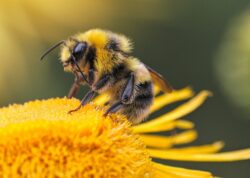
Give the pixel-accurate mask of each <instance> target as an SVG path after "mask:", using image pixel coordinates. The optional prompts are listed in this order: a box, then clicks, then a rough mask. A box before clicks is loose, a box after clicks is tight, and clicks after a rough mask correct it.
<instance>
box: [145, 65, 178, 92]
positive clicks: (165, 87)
mask: <svg viewBox="0 0 250 178" xmlns="http://www.w3.org/2000/svg"><path fill="white" fill-rule="evenodd" d="M144 65H145V64H144ZM145 66H146V68H147V69H148V71H149V73H150V75H151V77H152V80H153V82H154V83H155V84H156V85H157V86H158V87H160V89H161V90H162V91H164V92H167V93H171V92H172V91H173V88H172V86H171V85H170V84H169V83H168V81H167V80H166V79H165V78H164V77H163V76H162V75H161V74H159V73H158V72H156V71H155V70H154V69H152V68H151V67H149V66H147V65H145Z"/></svg>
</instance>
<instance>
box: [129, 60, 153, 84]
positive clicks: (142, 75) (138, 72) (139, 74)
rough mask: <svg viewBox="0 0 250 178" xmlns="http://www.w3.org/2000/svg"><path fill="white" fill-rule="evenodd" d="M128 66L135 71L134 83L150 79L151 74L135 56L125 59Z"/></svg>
mask: <svg viewBox="0 0 250 178" xmlns="http://www.w3.org/2000/svg"><path fill="white" fill-rule="evenodd" d="M125 63H126V64H127V66H128V68H129V69H130V70H131V71H133V72H134V73H135V76H136V78H135V82H136V83H144V82H145V81H151V76H150V74H149V72H148V70H147V69H146V67H145V66H144V64H143V63H141V62H140V61H139V60H138V59H136V58H129V59H127V60H126V61H125Z"/></svg>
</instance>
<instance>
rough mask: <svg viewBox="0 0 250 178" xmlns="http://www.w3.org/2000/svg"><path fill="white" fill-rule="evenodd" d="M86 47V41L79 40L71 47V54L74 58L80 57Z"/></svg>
mask: <svg viewBox="0 0 250 178" xmlns="http://www.w3.org/2000/svg"><path fill="white" fill-rule="evenodd" d="M86 49H87V43H84V42H80V43H77V44H76V46H75V47H74V49H73V56H74V57H75V58H76V60H77V59H80V58H82V56H83V55H84V53H85V51H86Z"/></svg>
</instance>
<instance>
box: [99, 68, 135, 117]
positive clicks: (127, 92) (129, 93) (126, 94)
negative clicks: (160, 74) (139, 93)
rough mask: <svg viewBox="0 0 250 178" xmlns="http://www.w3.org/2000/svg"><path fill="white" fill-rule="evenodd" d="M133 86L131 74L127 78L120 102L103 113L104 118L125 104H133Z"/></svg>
mask: <svg viewBox="0 0 250 178" xmlns="http://www.w3.org/2000/svg"><path fill="white" fill-rule="evenodd" d="M134 86H135V77H134V74H133V73H131V74H130V76H129V79H128V81H127V83H126V85H125V87H124V89H123V92H122V94H121V100H120V101H118V102H116V103H114V104H113V105H112V106H110V108H109V109H108V110H107V111H106V112H105V114H104V115H105V116H106V115H108V114H109V113H114V112H116V111H118V110H119V109H121V108H122V106H123V105H125V104H130V103H131V102H133V98H132V97H133V92H134Z"/></svg>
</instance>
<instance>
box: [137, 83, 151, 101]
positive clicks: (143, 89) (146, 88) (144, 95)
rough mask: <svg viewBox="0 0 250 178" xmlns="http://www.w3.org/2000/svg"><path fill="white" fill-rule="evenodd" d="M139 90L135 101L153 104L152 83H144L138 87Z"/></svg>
mask: <svg viewBox="0 0 250 178" xmlns="http://www.w3.org/2000/svg"><path fill="white" fill-rule="evenodd" d="M137 88H138V90H139V92H138V95H137V96H136V97H135V100H136V101H137V102H139V101H143V102H147V101H148V102H151V101H152V99H153V97H154V95H153V87H152V82H150V81H146V82H144V83H140V84H139V85H137Z"/></svg>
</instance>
